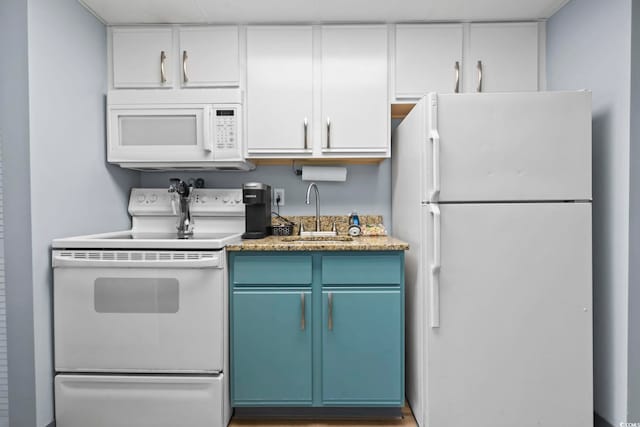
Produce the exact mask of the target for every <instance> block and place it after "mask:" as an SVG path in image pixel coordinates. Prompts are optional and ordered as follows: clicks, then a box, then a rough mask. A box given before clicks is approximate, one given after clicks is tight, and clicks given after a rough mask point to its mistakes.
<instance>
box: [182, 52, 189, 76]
mask: <svg viewBox="0 0 640 427" xmlns="http://www.w3.org/2000/svg"><path fill="white" fill-rule="evenodd" d="M187 59H189V55H187V51H186V50H184V51H182V76H183V80H184V82H185V83H188V82H189V76H187Z"/></svg>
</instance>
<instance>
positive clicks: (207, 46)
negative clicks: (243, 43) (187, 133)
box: [110, 25, 240, 89]
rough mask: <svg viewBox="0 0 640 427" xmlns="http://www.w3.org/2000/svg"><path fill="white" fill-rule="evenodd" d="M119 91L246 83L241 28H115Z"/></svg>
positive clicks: (114, 77) (113, 72)
mask: <svg viewBox="0 0 640 427" xmlns="http://www.w3.org/2000/svg"><path fill="white" fill-rule="evenodd" d="M110 34H111V63H110V66H111V76H112V82H113V86H112V87H113V88H114V89H145V88H147V89H158V88H175V89H180V88H190V87H194V88H207V87H237V86H239V85H240V61H239V58H240V55H239V44H240V42H239V33H238V27H237V26H235V25H234V26H181V27H177V26H171V25H166V26H163V27H111V28H110Z"/></svg>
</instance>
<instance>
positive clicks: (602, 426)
mask: <svg viewBox="0 0 640 427" xmlns="http://www.w3.org/2000/svg"><path fill="white" fill-rule="evenodd" d="M593 427H613V426H612V425H611V424H609V423H608V422H607V420H605V419H604V418H602V417H601V416H600V415H598V414H596V413H595V412H594V413H593Z"/></svg>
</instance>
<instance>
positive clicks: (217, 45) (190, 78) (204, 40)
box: [179, 26, 240, 87]
mask: <svg viewBox="0 0 640 427" xmlns="http://www.w3.org/2000/svg"><path fill="white" fill-rule="evenodd" d="M179 63H180V66H181V69H180V76H181V77H180V80H181V82H182V86H183V87H215V86H238V84H239V80H240V78H239V74H240V70H239V65H238V27H237V26H222V27H181V28H180V62H179Z"/></svg>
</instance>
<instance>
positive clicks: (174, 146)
mask: <svg viewBox="0 0 640 427" xmlns="http://www.w3.org/2000/svg"><path fill="white" fill-rule="evenodd" d="M242 133H243V132H242V94H241V92H240V91H239V90H237V89H224V88H223V89H200V90H189V89H185V90H179V91H149V90H126V91H120V90H113V91H110V92H109V93H108V94H107V161H108V162H109V163H115V164H118V165H120V166H122V167H123V168H129V169H139V170H169V169H180V170H189V169H211V170H250V169H253V168H254V166H253V164H252V163H250V162H247V161H246V160H245V159H244V154H243V153H244V150H243V139H242V136H243V135H242Z"/></svg>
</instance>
